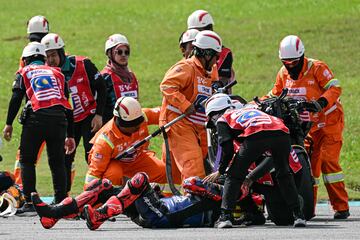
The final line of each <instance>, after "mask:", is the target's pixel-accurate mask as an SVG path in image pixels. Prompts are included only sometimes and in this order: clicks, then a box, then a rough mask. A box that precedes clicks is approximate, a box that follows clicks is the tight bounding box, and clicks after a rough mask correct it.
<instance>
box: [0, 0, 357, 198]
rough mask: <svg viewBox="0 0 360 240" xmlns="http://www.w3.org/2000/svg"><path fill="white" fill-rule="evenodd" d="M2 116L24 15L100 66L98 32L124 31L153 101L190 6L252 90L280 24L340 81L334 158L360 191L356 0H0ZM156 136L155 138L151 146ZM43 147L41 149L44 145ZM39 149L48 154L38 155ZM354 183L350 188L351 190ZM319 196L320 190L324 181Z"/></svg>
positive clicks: (245, 88) (263, 87) (271, 73)
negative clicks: (340, 141)
mask: <svg viewBox="0 0 360 240" xmlns="http://www.w3.org/2000/svg"><path fill="white" fill-rule="evenodd" d="M0 3H1V6H2V10H1V14H0V22H1V23H2V24H1V25H0V32H1V37H0V41H1V44H0V56H1V61H0V71H1V74H0V93H1V94H0V123H2V124H5V118H6V112H7V106H8V101H9V98H10V96H11V84H12V80H13V76H14V72H15V71H16V70H17V66H18V61H19V56H20V54H21V51H22V49H23V47H24V45H25V44H26V43H27V40H26V37H25V36H26V21H27V20H28V19H29V18H30V17H31V16H33V15H37V14H42V15H45V16H46V17H47V18H48V20H49V22H50V30H51V32H56V33H59V34H60V35H61V36H62V37H63V39H64V40H65V44H66V52H68V53H71V54H77V55H86V56H88V57H90V58H91V59H92V60H93V62H94V63H95V64H96V65H97V66H98V68H99V69H102V67H103V66H104V64H105V61H106V57H105V55H104V52H103V51H104V42H105V40H106V38H107V37H108V36H109V35H111V34H113V33H118V32H119V33H123V34H125V35H126V36H127V37H128V39H129V41H130V44H131V50H132V52H131V53H132V55H131V58H130V66H131V68H132V69H133V70H134V72H135V73H136V74H137V77H138V79H139V81H140V87H141V89H140V100H141V103H142V105H143V106H146V107H149V106H157V105H160V104H161V94H160V91H159V83H160V82H161V80H162V78H163V76H164V73H165V72H166V70H167V69H168V68H169V67H170V66H171V65H172V64H174V63H175V62H176V61H177V60H179V59H180V53H179V50H178V43H177V39H178V36H179V34H180V33H181V32H182V31H183V30H185V28H186V19H187V17H188V15H189V14H190V13H191V12H192V11H194V10H195V9H206V10H208V11H210V13H211V14H212V16H213V18H214V20H215V31H216V32H218V33H219V34H220V36H221V37H222V39H223V42H224V44H225V45H226V46H228V47H229V48H231V49H232V51H233V53H234V69H235V71H236V75H237V80H238V82H239V84H238V85H237V86H236V87H235V90H234V92H235V93H238V94H240V95H242V96H243V97H245V98H247V99H251V98H252V97H253V96H255V95H259V96H261V95H264V94H265V93H267V92H268V91H269V90H270V89H271V88H272V85H273V83H274V80H275V76H276V73H277V70H278V69H279V67H280V66H281V63H280V61H279V60H278V57H277V55H278V44H279V41H280V40H281V39H282V38H283V37H284V36H285V35H288V34H297V35H299V36H300V37H301V38H302V40H303V42H304V44H305V48H306V55H307V56H311V57H313V58H317V59H321V60H324V61H325V62H326V63H327V64H328V65H329V66H330V68H331V69H332V70H333V72H334V73H335V75H336V77H337V78H338V79H339V80H340V81H341V84H342V87H343V93H342V102H343V104H344V108H345V117H346V128H345V132H344V138H345V142H344V147H343V150H342V155H341V159H342V160H341V163H342V166H343V168H344V172H345V174H346V182H347V186H349V187H351V189H354V190H349V193H350V196H351V197H352V198H360V193H359V186H360V178H359V177H358V176H360V162H359V161H358V160H359V158H360V151H359V150H358V149H359V141H357V136H358V135H359V134H360V127H359V124H358V123H359V122H360V108H359V106H358V104H359V100H358V96H359V95H360V90H359V87H358V86H359V84H360V80H359V76H358V74H357V73H358V69H359V68H358V66H359V64H358V60H359V57H358V56H359V52H360V45H359V36H360V25H359V22H360V1H358V0H356V1H350V0H344V1H334V0H319V1H312V0H305V1H286V0H278V1H275V0H274V1H263V0H253V1H230V0H222V1H189V0H184V1H165V0H157V1H145V0H144V1H135V0H133V1H115V0H107V1H105V0H98V1H85V0H81V1H69V0H64V1H51V2H49V1H43V0H42V1H29V0H26V1H10V2H9V1H5V0H0ZM14 127H15V132H14V136H13V139H12V141H11V142H10V143H4V147H3V149H2V150H1V154H2V155H3V157H4V161H3V162H2V163H1V165H0V169H12V168H13V162H14V158H15V152H16V149H17V147H18V144H19V138H20V126H19V124H18V123H14ZM160 144H161V139H159V138H156V139H155V140H154V141H153V148H154V149H155V150H156V151H157V152H158V153H159V146H160ZM43 155H45V154H43ZM45 156H46V155H45ZM82 156H83V154H82V151H79V153H78V155H77V158H76V164H77V169H78V173H77V177H76V180H75V186H74V188H73V189H74V192H75V193H77V192H79V191H81V189H82V183H83V180H84V179H83V176H84V173H85V172H86V165H85V164H84V160H83V159H82ZM51 189H52V188H51V179H50V173H49V170H48V166H47V164H46V157H43V159H42V162H41V164H40V166H39V170H38V190H39V191H40V193H41V194H49V193H51ZM355 190H356V191H355ZM320 196H321V197H326V193H325V192H324V191H323V190H322V191H321V193H320Z"/></svg>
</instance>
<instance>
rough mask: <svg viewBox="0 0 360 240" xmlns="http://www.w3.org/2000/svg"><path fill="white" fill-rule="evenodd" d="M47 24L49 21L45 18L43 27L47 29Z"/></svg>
mask: <svg viewBox="0 0 360 240" xmlns="http://www.w3.org/2000/svg"><path fill="white" fill-rule="evenodd" d="M47 22H48V21H47V20H46V18H44V19H43V27H46V24H47Z"/></svg>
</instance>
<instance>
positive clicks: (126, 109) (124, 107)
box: [120, 103, 129, 114]
mask: <svg viewBox="0 0 360 240" xmlns="http://www.w3.org/2000/svg"><path fill="white" fill-rule="evenodd" d="M120 107H121V108H123V109H124V111H125V112H126V114H129V109H128V108H127V107H126V106H125V105H124V104H122V103H120Z"/></svg>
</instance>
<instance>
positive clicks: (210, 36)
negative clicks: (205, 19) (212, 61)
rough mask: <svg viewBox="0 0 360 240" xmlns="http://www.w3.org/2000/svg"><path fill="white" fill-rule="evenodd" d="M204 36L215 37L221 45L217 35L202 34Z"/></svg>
mask: <svg viewBox="0 0 360 240" xmlns="http://www.w3.org/2000/svg"><path fill="white" fill-rule="evenodd" d="M204 36H207V37H211V38H213V39H215V40H216V41H217V42H218V43H219V45H221V40H220V38H218V37H217V36H215V35H211V34H204Z"/></svg>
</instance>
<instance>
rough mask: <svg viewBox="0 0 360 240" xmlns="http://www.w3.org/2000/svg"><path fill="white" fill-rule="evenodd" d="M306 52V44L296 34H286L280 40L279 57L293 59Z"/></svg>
mask: <svg viewBox="0 0 360 240" xmlns="http://www.w3.org/2000/svg"><path fill="white" fill-rule="evenodd" d="M304 52H305V47H304V44H303V43H302V41H301V39H300V38H299V37H298V36H295V35H289V36H286V37H285V38H284V39H283V40H281V42H280V47H279V58H280V59H292V58H299V57H301V56H302V55H303V54H304Z"/></svg>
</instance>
